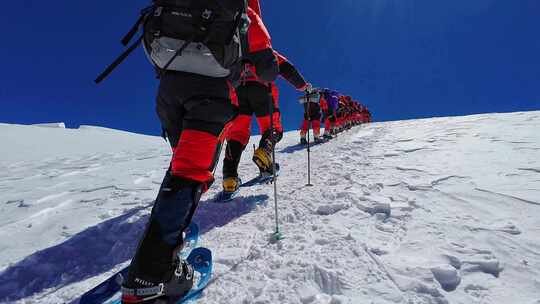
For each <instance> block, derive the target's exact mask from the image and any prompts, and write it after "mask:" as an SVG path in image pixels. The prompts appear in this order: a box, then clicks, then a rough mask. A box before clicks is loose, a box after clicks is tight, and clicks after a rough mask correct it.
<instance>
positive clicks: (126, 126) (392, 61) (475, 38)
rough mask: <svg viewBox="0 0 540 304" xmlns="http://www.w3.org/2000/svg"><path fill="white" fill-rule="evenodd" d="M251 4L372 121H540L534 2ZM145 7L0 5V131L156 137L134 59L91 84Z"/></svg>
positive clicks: (290, 106)
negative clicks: (60, 127)
mask: <svg viewBox="0 0 540 304" xmlns="http://www.w3.org/2000/svg"><path fill="white" fill-rule="evenodd" d="M261 1H262V6H263V15H264V16H263V17H264V19H265V22H266V24H267V26H268V28H269V30H270V31H271V34H272V37H273V41H274V46H275V48H276V49H277V50H279V51H280V52H282V53H283V54H285V55H286V56H287V57H288V58H289V59H290V60H291V61H292V62H293V63H294V64H295V65H296V66H297V68H298V69H299V70H300V71H301V72H302V73H303V74H304V76H305V77H306V78H307V80H308V81H310V82H312V83H313V84H314V85H315V86H323V87H331V88H335V89H337V90H339V91H341V92H344V93H347V94H350V95H353V96H354V97H355V98H356V99H358V100H360V101H362V102H363V103H365V104H367V105H368V106H369V108H370V109H371V110H372V112H373V114H374V118H375V119H376V120H378V121H386V120H398V119H409V118H420V117H432V116H448V115H463V114H473V113H485V112H508V111H521V110H540V56H539V54H540V36H539V35H538V31H539V30H538V29H540V18H538V16H540V1H538V0H520V1H508V0H474V1H471V0H454V1H433V0H408V1H403V0H336V1H328V0H312V1H307V0H293V1H265V0H261ZM147 3H148V2H147V1H143V0H132V1H105V0H96V1H82V2H81V1H67V0H63V1H37V0H18V1H7V2H6V3H4V4H3V8H2V10H1V12H0V28H2V33H3V35H2V36H3V37H2V42H1V45H2V47H1V48H0V67H1V68H2V73H1V75H2V76H0V77H1V79H0V80H1V85H0V104H1V105H2V110H1V111H0V122H7V123H23V124H26V123H39V122H57V121H64V122H66V124H67V126H68V127H77V126H78V125H81V124H91V125H100V126H106V127H111V128H116V129H123V130H129V131H134V132H139V133H147V134H158V133H159V130H160V127H159V122H158V120H157V118H156V115H155V111H154V95H155V92H156V88H157V81H156V80H155V79H154V77H153V72H152V69H151V67H150V65H149V64H148V63H147V62H146V59H145V58H144V55H143V52H142V50H138V51H136V52H135V54H133V55H132V56H131V57H130V58H128V60H126V62H125V63H124V64H123V65H121V66H120V67H119V69H118V70H116V71H115V72H114V74H113V75H112V76H111V77H110V78H108V79H107V80H106V81H105V82H104V83H103V84H102V85H100V86H96V85H94V84H93V82H92V80H93V79H94V78H95V76H96V75H97V74H98V73H99V72H101V70H102V69H103V68H104V67H105V66H106V65H107V64H109V63H110V62H111V61H112V60H113V59H114V58H115V56H117V55H118V54H119V53H120V52H121V51H122V47H121V46H120V44H119V40H120V39H121V37H122V35H123V34H125V32H126V31H127V30H128V29H129V28H130V26H131V25H132V23H133V22H134V21H135V18H136V17H137V14H138V11H139V9H140V8H142V7H144V6H145V4H147ZM126 4H127V5H126ZM279 84H280V88H281V100H280V103H281V108H282V112H283V115H284V124H285V127H286V128H287V129H289V130H290V129H295V128H297V127H298V125H299V123H300V120H301V116H302V110H301V107H300V105H299V104H298V103H297V101H296V97H297V96H298V93H297V92H295V91H294V90H293V89H292V88H291V87H290V86H288V85H287V84H286V83H285V82H283V81H280V82H279Z"/></svg>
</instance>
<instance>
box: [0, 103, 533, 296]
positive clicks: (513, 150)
mask: <svg viewBox="0 0 540 304" xmlns="http://www.w3.org/2000/svg"><path fill="white" fill-rule="evenodd" d="M539 131H540V112H523V113H510V114H484V115H474V116H467V117H454V118H435V119H424V120H409V121H397V122H389V123H374V124H371V125H364V126H360V127H356V128H353V129H352V130H349V131H346V132H344V133H342V134H340V135H339V137H338V138H337V139H335V140H333V141H331V142H328V143H326V144H323V145H318V146H316V147H313V149H312V155H311V156H312V175H311V177H312V183H313V184H314V186H313V187H306V186H305V184H306V181H307V180H306V160H307V158H306V151H305V150H300V149H297V148H296V147H293V145H295V144H296V142H297V140H298V134H297V133H296V132H290V133H287V134H286V135H285V137H284V140H283V141H282V142H281V143H280V144H279V146H278V149H277V159H278V161H279V162H280V164H281V168H282V171H281V172H282V173H281V176H280V178H279V180H278V189H279V196H278V199H279V212H280V223H281V228H282V232H283V234H284V236H285V239H284V240H282V241H280V242H279V243H271V242H269V236H270V235H271V233H272V232H273V229H274V208H273V187H271V186H255V187H251V188H243V189H242V191H241V193H240V196H239V197H238V198H237V199H236V200H235V201H234V202H232V203H230V204H226V205H219V204H215V203H213V202H211V198H212V196H214V195H215V194H216V193H217V191H218V190H219V189H220V181H221V174H220V171H221V170H220V168H221V167H220V166H221V165H220V166H219V167H218V170H217V174H216V183H215V185H214V186H213V187H212V188H211V190H210V191H209V193H208V194H207V195H206V196H205V197H204V198H203V200H202V202H201V204H200V207H199V210H198V212H197V214H196V217H195V220H196V221H197V222H198V223H199V225H200V226H201V228H202V231H203V232H204V234H203V235H202V239H201V244H202V245H204V246H206V247H208V248H210V249H212V251H213V254H214V260H215V272H214V277H215V280H214V281H213V283H212V284H211V285H210V286H209V288H208V289H207V291H206V292H205V294H204V297H203V298H202V299H201V300H200V301H199V303H257V304H263V303H269V304H270V303H295V304H296V303H298V304H309V303H313V304H318V303H320V304H322V303H328V304H339V303H353V304H356V303H358V304H360V303H362V304H363V303H463V304H466V303H523V304H539V303H540V132H539ZM255 142H256V140H255V139H252V143H255ZM0 145H1V148H0V271H1V272H0V302H1V303H13V302H18V303H70V302H74V303H76V299H77V297H78V296H80V295H81V294H82V293H83V292H84V291H86V290H88V289H89V288H91V287H93V286H94V285H96V284H97V283H99V282H100V281H102V280H104V279H105V278H106V277H107V276H108V275H110V274H111V273H112V272H113V271H114V270H116V269H118V268H119V267H121V266H124V265H126V263H128V261H129V258H130V257H131V255H132V253H133V250H134V248H135V246H136V243H137V240H138V237H139V236H140V234H141V232H142V230H143V229H144V225H145V222H146V220H147V218H148V213H149V212H150V208H151V205H152V201H153V199H154V197H155V195H156V192H157V189H158V187H159V184H160V182H161V178H162V176H163V174H164V171H165V169H166V168H167V166H168V160H169V157H170V152H169V151H170V149H169V148H168V146H167V144H166V143H165V142H164V141H163V140H162V139H161V138H157V137H150V136H143V135H136V134H131V133H127V132H121V131H115V130H109V129H104V128H95V127H83V128H80V129H76V130H74V129H65V128H61V127H56V128H51V127H50V125H48V126H47V127H46V128H44V127H43V126H20V125H6V124H0ZM251 153H252V151H251V147H249V148H248V149H246V152H245V154H244V158H243V161H242V163H241V166H240V172H241V176H242V178H244V179H249V178H251V177H253V176H254V175H255V174H256V170H255V166H254V165H253V164H252V163H251V161H250V156H251Z"/></svg>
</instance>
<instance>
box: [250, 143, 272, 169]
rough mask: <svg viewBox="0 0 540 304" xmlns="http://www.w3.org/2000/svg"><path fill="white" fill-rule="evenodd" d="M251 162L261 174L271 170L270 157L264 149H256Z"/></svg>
mask: <svg viewBox="0 0 540 304" xmlns="http://www.w3.org/2000/svg"><path fill="white" fill-rule="evenodd" d="M253 162H254V163H255V165H257V167H259V170H260V171H261V172H267V171H270V170H272V165H273V164H272V155H270V153H269V152H268V151H266V149H264V148H257V150H255V152H254V153H253Z"/></svg>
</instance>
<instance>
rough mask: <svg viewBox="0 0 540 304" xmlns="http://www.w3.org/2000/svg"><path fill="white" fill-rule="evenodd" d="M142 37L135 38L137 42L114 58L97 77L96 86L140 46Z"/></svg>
mask: <svg viewBox="0 0 540 304" xmlns="http://www.w3.org/2000/svg"><path fill="white" fill-rule="evenodd" d="M143 37H144V36H143V35H141V37H139V38H137V41H135V42H134V43H133V44H132V45H131V46H130V47H129V48H128V49H127V50H125V51H124V52H123V53H122V54H120V56H118V58H116V59H115V60H114V61H113V63H111V64H110V65H109V66H108V67H107V68H106V69H105V71H103V72H102V73H101V74H99V76H98V77H97V78H96V79H95V80H94V82H95V83H96V84H99V83H100V82H102V81H103V80H104V79H105V78H107V76H109V75H110V74H111V73H112V71H114V69H116V68H117V67H118V66H119V65H120V64H121V63H122V62H123V61H124V60H125V59H126V58H127V57H128V56H129V55H130V54H131V53H132V52H133V51H134V50H135V49H136V48H137V47H139V45H141V42H142V40H143Z"/></svg>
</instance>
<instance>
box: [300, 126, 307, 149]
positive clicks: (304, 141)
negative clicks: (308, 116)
mask: <svg viewBox="0 0 540 304" xmlns="http://www.w3.org/2000/svg"><path fill="white" fill-rule="evenodd" d="M306 135H307V131H305V130H304V129H302V130H300V144H302V145H307V139H306Z"/></svg>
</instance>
